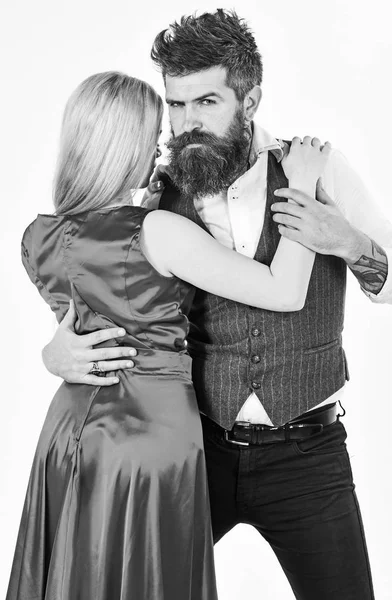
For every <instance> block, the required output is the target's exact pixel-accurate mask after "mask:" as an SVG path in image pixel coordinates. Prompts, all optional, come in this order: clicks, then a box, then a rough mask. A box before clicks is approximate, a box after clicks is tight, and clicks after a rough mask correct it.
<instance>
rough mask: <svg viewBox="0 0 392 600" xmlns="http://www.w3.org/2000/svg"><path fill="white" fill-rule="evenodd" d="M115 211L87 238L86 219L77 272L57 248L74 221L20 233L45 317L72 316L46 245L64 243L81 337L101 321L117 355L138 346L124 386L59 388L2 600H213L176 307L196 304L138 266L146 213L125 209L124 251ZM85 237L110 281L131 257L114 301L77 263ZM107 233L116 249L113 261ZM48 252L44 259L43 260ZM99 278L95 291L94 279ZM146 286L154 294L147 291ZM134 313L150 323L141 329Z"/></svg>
mask: <svg viewBox="0 0 392 600" xmlns="http://www.w3.org/2000/svg"><path fill="white" fill-rule="evenodd" d="M123 211H124V209H122V210H120V211H117V212H119V213H120V216H119V215H118V214H117V218H116V219H114V216H115V214H113V213H115V212H116V211H111V212H110V213H106V214H105V219H104V220H102V221H101V220H99V219H98V223H97V221H96V220H95V221H94V223H93V224H91V226H90V227H87V226H86V221H87V225H88V223H89V219H88V218H87V217H86V221H83V222H82V223H77V224H78V227H76V228H74V229H73V231H74V233H73V244H72V248H73V251H74V252H75V254H73V255H72V254H71V256H72V258H73V260H72V261H71V260H70V252H69V247H70V243H69V242H70V240H69V239H68V240H67V239H66V235H64V234H66V233H67V231H68V232H69V231H70V223H69V221H67V220H65V219H63V222H62V227H61V228H59V227H58V225H59V221H57V220H56V219H55V218H53V220H52V221H51V220H49V219H48V218H46V219H45V218H40V217H39V218H38V220H36V221H35V222H34V224H33V226H30V228H29V229H28V230H27V232H26V234H25V238H24V246H23V248H24V252H25V254H24V262H25V266H26V262H27V260H28V264H27V266H26V268H27V269H28V272H29V275H30V277H31V278H32V280H33V281H34V283H35V284H36V285H37V287H38V289H39V291H40V292H41V294H42V295H43V296H44V298H45V299H46V300H47V301H48V302H49V303H50V304H51V306H52V308H53V309H54V310H56V312H57V313H58V312H59V311H60V312H61V316H62V314H63V313H64V311H65V310H66V308H67V300H66V297H65V298H64V297H62V296H61V295H62V294H64V293H65V291H67V286H66V285H65V283H64V282H61V278H60V277H59V276H58V275H56V277H55V276H54V275H53V272H52V271H51V270H50V269H48V268H47V266H48V261H49V262H50V260H51V259H50V256H53V255H54V254H53V250H54V248H53V244H55V242H56V241H58V239H61V241H62V243H61V248H60V251H59V255H60V256H62V261H63V264H64V261H65V262H67V261H68V268H67V274H68V282H69V281H71V284H72V285H70V286H69V288H68V289H69V292H70V294H72V297H73V298H74V301H75V305H76V307H77V311H78V315H79V321H78V323H77V327H78V328H79V331H81V332H82V331H91V330H94V329H98V328H102V327H103V326H105V325H103V323H106V324H108V322H109V321H110V325H114V324H116V325H117V326H122V327H124V328H125V329H126V331H127V334H126V336H125V337H124V338H119V339H118V342H117V343H119V342H120V340H121V343H125V344H126V345H129V346H131V345H137V346H138V356H137V357H136V359H135V363H136V364H135V368H134V369H131V370H126V371H121V372H119V373H118V375H119V379H120V382H119V384H117V385H115V386H112V387H91V386H88V385H79V384H77V385H75V384H67V383H63V384H62V385H61V386H60V388H59V390H58V392H57V393H56V395H55V397H54V399H53V400H52V403H51V405H50V407H49V411H48V414H47V417H46V420H45V423H44V426H43V429H42V432H41V435H40V438H39V442H38V446H37V451H36V455H35V457H34V461H33V466H32V471H31V476H30V481H29V484H28V490H27V495H26V500H25V505H24V510H23V515H22V520H21V525H20V530H19V535H18V539H17V545H16V551H15V557H14V562H13V567H12V572H11V578H10V583H9V589H8V594H7V600H216V598H217V595H216V587H215V575H214V562H213V546H212V535H211V524H210V515H209V500H208V489H207V478H206V467H205V458H204V451H203V441H202V430H201V424H200V418H199V412H198V407H197V403H196V397H195V393H194V389H193V385H192V381H191V359H190V357H189V356H188V354H187V353H186V350H185V349H184V347H183V346H184V344H183V341H184V339H185V335H186V317H184V314H183V311H182V310H181V309H180V306H182V307H183V308H184V310H186V308H187V306H188V304H189V302H191V299H192V298H191V296H192V294H190V288H187V287H185V284H184V283H183V282H178V280H173V279H172V280H170V279H169V278H162V277H161V278H160V276H159V274H157V273H156V272H154V270H153V269H152V267H150V265H149V263H148V262H147V261H146V259H145V258H144V257H143V255H142V254H141V252H140V249H139V247H138V239H135V232H136V233H138V231H139V229H140V225H141V223H142V220H143V218H144V212H143V211H142V210H141V209H128V211H131V214H127V215H125V216H126V218H127V219H128V222H127V228H126V229H127V234H128V238H127V244H125V243H124V237H125V234H124V235H123V239H122V246H121V244H120V243H119V241H118V240H119V239H121V235H122V230H123V229H124V226H121V223H123V222H124V213H123ZM132 211H133V212H132ZM135 213H136V214H135ZM110 218H111V219H112V220H113V221H114V223H112V226H110V224H109V223H108V220H110ZM40 219H42V221H43V223H42V221H40ZM57 219H60V218H59V217H58V218H57ZM125 220H126V219H125ZM60 222H61V220H60ZM37 223H38V224H37ZM97 224H98V225H99V224H100V226H101V228H100V227H97ZM54 225H55V226H54ZM72 225H75V223H74V222H73V221H71V226H72ZM71 229H72V227H71ZM86 229H87V230H88V232H90V233H91V231H93V232H94V236H95V237H96V236H98V235H101V236H102V237H104V239H105V244H106V246H105V247H106V251H105V257H104V258H103V259H102V263H103V265H105V264H106V263H108V262H109V257H108V256H107V255H108V254H109V255H110V254H111V255H112V256H111V258H112V261H111V263H110V264H111V266H112V268H113V270H114V271H116V269H122V270H124V269H128V267H124V263H123V262H121V261H120V260H117V261H116V258H120V257H122V256H123V254H124V253H122V252H121V251H120V249H119V248H120V246H121V250H122V249H124V248H126V252H125V254H126V257H127V265H130V267H131V268H130V270H129V271H126V272H125V273H124V272H119V273H115V275H116V277H114V275H113V273H112V272H111V273H110V278H111V279H112V278H113V279H112V281H115V282H116V284H115V286H116V288H115V289H116V291H117V293H113V292H114V290H113V288H114V287H115V286H110V285H108V283H107V280H106V279H105V275H106V271H105V268H104V266H102V265H100V263H101V261H100V258H102V257H100V255H99V254H97V253H94V254H91V255H90V260H89V261H86V260H84V259H85V258H86V257H85V255H83V256H80V254H79V253H78V252H76V251H75V249H77V248H78V244H79V245H80V244H81V242H83V244H82V246H83V248H84V247H85V246H88V240H89V239H90V238H89V237H88V236H87V232H86ZM108 230H109V231H108ZM110 231H111V232H112V235H113V238H114V239H115V240H116V241H115V242H113V248H112V249H111V246H110V244H109V245H108V243H107V242H108V239H107V238H108V235H109V233H110ZM82 233H83V235H82ZM132 234H134V235H132ZM64 237H65V239H66V242H67V243H65V244H64ZM91 237H92V236H91ZM51 238H52V239H51ZM130 240H131V241H130ZM45 244H46V245H49V246H50V249H51V252H49V253H45V260H44V259H43V258H42V253H43V252H44V248H45V247H46V246H45ZM67 244H68V245H67ZM36 247H40V253H39V254H38V259H37V252H35V250H34V248H36ZM64 248H65V249H67V248H68V254H67V253H65V252H64ZM116 249H117V250H118V252H116ZM135 253H136V255H137V260H136V258H135ZM55 254H56V253H55ZM32 255H33V257H32ZM59 258H60V257H59V256H57V258H56V260H59ZM133 258H134V259H135V260H132V259H133ZM77 259H80V260H77ZM93 261H94V262H93ZM75 264H76V271H77V272H76V275H75V276H74V277H73V276H72V273H73V269H72V266H73V265H75ZM43 265H44V266H45V268H44V267H43ZM94 265H97V272H98V274H99V276H100V277H98V279H99V278H101V283H99V282H98V281H96V280H95V278H91V277H90V276H89V274H90V273H91V271H92V270H93V266H94ZM113 265H114V266H113ZM142 265H144V266H143V267H142ZM55 267H56V265H54V268H55ZM98 267H99V268H98ZM56 273H60V269H56ZM86 274H87V275H86ZM124 274H125V275H126V277H125V278H124ZM132 274H133V286H130V283H131V282H130V281H129V277H131V276H132ZM136 274H137V276H136ZM45 276H46V277H47V279H46V280H44V278H45ZM117 277H118V279H117ZM148 277H150V279H151V281H147V282H145V281H144V280H145V279H146V278H148ZM49 278H50V281H49ZM164 279H166V280H167V281H163V280H164ZM124 281H125V282H126V285H127V290H126V292H125V291H124V290H123V295H124V297H122V295H121V293H120V291H121V285H123V286H124ZM140 281H142V282H143V285H142V286H141V287H140V286H139V285H138V282H139V283H140ZM59 282H60V283H62V285H60V284H59ZM153 283H155V288H154V286H153V285H152V284H153ZM169 283H170V286H171V294H172V297H170V295H169V294H168V289H169V288H168V284H169ZM94 285H96V286H97V287H96V289H95V293H93V290H94ZM160 288H163V291H164V292H165V293H164V294H161V291H162V290H161V289H160ZM87 290H88V294H87ZM105 294H106V295H107V296H108V298H105ZM139 294H140V295H142V296H143V298H140V296H139ZM87 295H88V296H89V298H87V297H86V296H87ZM174 296H175V298H174ZM95 297H97V298H99V300H98V301H97V302H95ZM163 298H166V300H167V303H166V304H164V303H163ZM105 302H106V310H105V311H103V306H102V305H103V304H104V303H105ZM109 307H110V309H109ZM126 310H128V312H129V315H130V316H129V317H128V319H129V321H128V322H127V319H125V318H124V315H125V311H126ZM140 311H144V313H145V314H144V315H143V316H144V317H145V316H146V314H147V313H148V314H149V315H150V317H149V320H148V321H147V319H142V318H141V315H140ZM151 312H153V313H154V315H151ZM171 312H175V313H176V315H177V317H176V318H174V316H175V315H174V314H173V315H172V314H171ZM108 313H109V314H108ZM162 315H164V319H161V316H162ZM160 319H161V322H160V324H159V326H157V325H156V323H157V321H159V320H160ZM140 323H141V325H140ZM150 323H151V325H152V323H155V325H154V327H155V329H154V327H152V329H151V325H150ZM181 323H182V326H181V327H180V326H179V325H180V324H181ZM181 329H183V335H182V336H181V335H180V330H181ZM173 336H174V337H173ZM169 340H171V341H172V343H171V344H169ZM180 346H182V347H181V348H180Z"/></svg>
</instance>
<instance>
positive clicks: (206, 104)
mask: <svg viewBox="0 0 392 600" xmlns="http://www.w3.org/2000/svg"><path fill="white" fill-rule="evenodd" d="M201 104H203V105H204V106H210V105H211V104H216V102H215V101H214V100H210V99H209V98H204V100H202V101H201Z"/></svg>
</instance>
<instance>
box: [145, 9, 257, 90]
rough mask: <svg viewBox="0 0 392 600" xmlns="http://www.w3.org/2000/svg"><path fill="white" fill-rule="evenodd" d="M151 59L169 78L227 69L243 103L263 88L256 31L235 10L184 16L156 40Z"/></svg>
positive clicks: (162, 32)
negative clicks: (248, 94)
mask: <svg viewBox="0 0 392 600" xmlns="http://www.w3.org/2000/svg"><path fill="white" fill-rule="evenodd" d="M151 58H152V60H153V61H154V63H155V64H156V65H157V66H158V67H159V68H160V70H161V72H162V75H163V78H164V80H165V79H166V76H167V75H169V76H170V77H181V76H184V75H190V74H191V73H197V72H199V71H204V70H206V69H210V68H212V67H218V66H219V67H223V68H225V69H226V73H227V77H226V84H227V86H228V87H230V88H232V89H233V90H234V92H235V94H236V96H237V99H238V100H239V101H242V100H243V99H244V98H245V96H246V94H247V93H248V92H250V90H251V89H252V88H253V87H254V86H255V85H260V84H261V81H262V76H263V63H262V58H261V55H260V52H259V51H258V49H257V45H256V42H255V39H254V36H253V34H252V32H251V31H250V29H249V27H248V25H247V24H246V22H245V21H244V19H240V18H239V17H238V16H237V14H236V13H235V12H234V11H229V10H224V9H221V8H219V9H218V10H217V11H216V12H214V13H204V14H202V15H200V16H199V17H196V16H195V15H191V16H188V17H187V16H184V17H182V18H181V20H180V22H179V23H177V22H174V23H173V24H172V25H170V27H169V28H168V29H164V30H163V31H161V32H160V33H159V34H158V35H157V36H156V38H155V41H154V45H153V47H152V50H151Z"/></svg>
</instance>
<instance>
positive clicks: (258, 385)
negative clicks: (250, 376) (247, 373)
mask: <svg viewBox="0 0 392 600" xmlns="http://www.w3.org/2000/svg"><path fill="white" fill-rule="evenodd" d="M252 388H253V389H254V390H259V389H260V388H261V383H260V381H252Z"/></svg>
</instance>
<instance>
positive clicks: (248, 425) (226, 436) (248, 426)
mask: <svg viewBox="0 0 392 600" xmlns="http://www.w3.org/2000/svg"><path fill="white" fill-rule="evenodd" d="M236 425H241V427H246V428H248V429H250V428H251V427H253V424H252V423H249V421H236ZM229 433H230V431H228V430H227V429H225V441H226V442H230V444H236V445H237V446H250V442H239V441H238V440H230V439H229Z"/></svg>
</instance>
